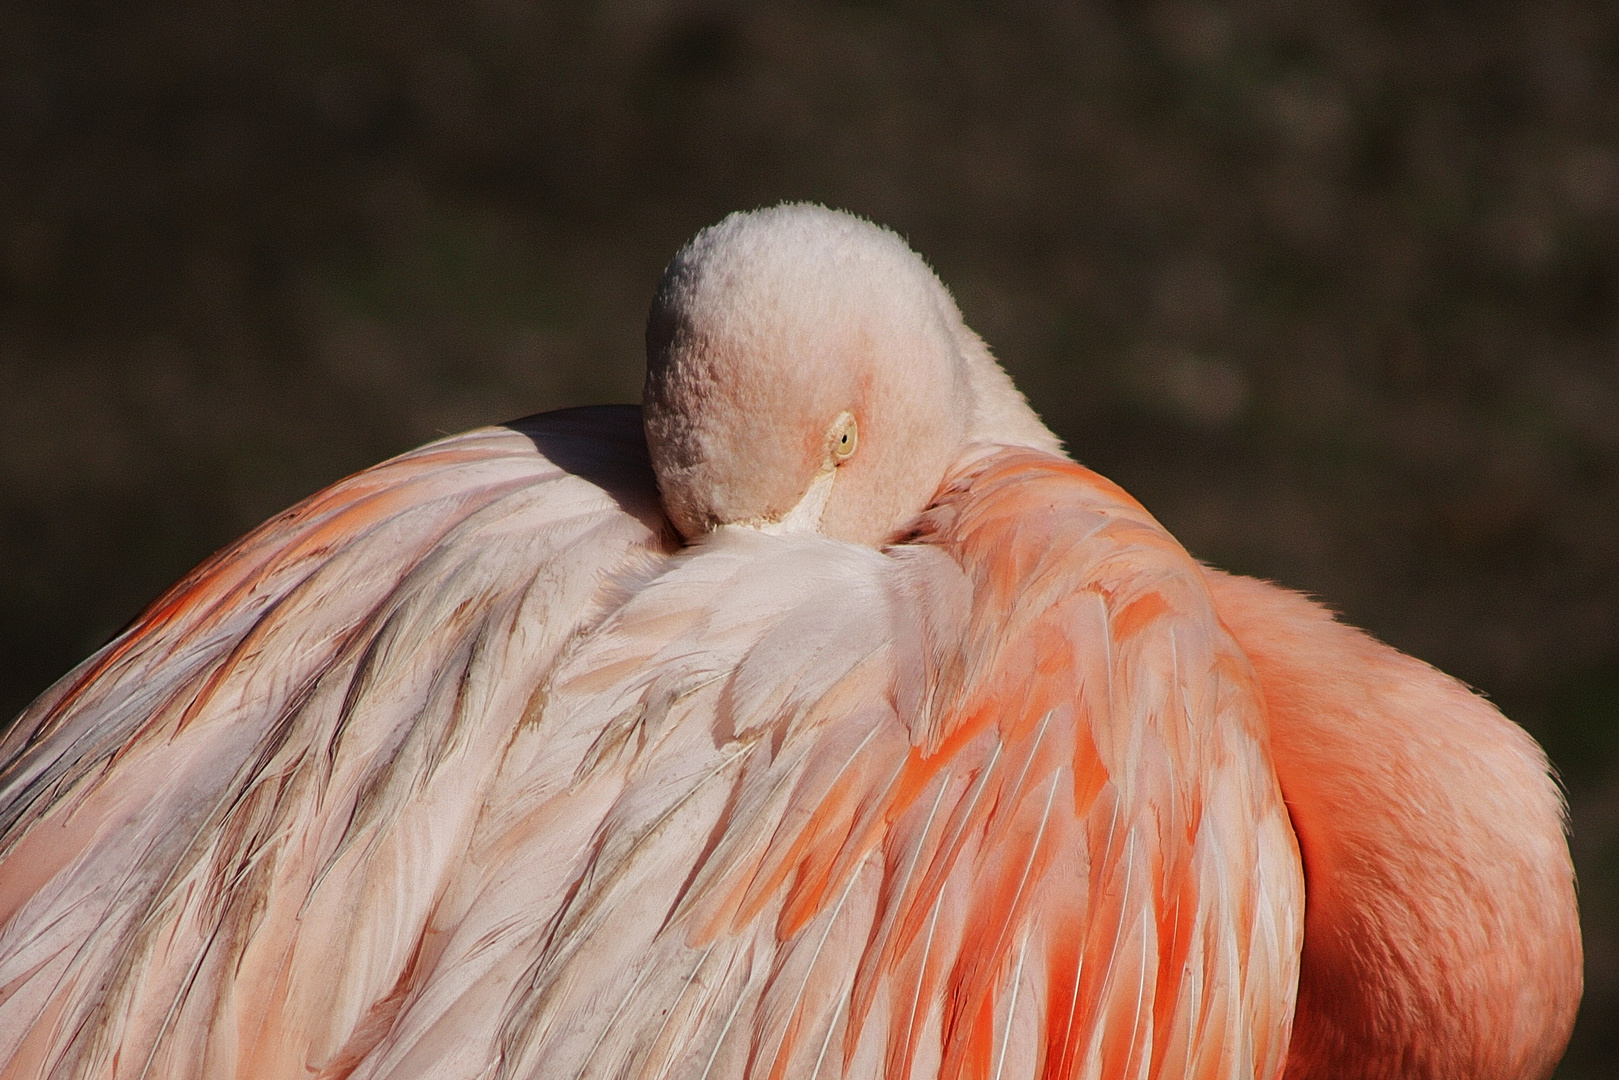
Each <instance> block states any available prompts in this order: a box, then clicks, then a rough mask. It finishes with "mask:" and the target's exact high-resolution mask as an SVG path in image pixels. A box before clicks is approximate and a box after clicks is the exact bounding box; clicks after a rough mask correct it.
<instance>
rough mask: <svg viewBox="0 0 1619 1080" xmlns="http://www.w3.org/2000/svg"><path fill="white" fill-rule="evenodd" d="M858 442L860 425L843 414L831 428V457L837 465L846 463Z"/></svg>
mask: <svg viewBox="0 0 1619 1080" xmlns="http://www.w3.org/2000/svg"><path fill="white" fill-rule="evenodd" d="M859 441H860V425H859V424H857V423H855V419H854V417H853V416H851V415H850V414H849V413H844V414H843V415H842V416H841V417H839V419H838V423H837V424H836V425H834V426H833V428H832V457H833V458H835V459H836V460H837V462H838V463H839V464H842V463H843V462H845V461H848V460H849V458H850V456H851V455H852V454H853V453H854V448H855V444H857V443H858V442H859Z"/></svg>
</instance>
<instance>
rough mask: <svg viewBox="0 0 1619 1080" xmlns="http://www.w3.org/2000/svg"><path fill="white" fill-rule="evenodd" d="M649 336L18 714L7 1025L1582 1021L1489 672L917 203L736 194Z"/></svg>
mask: <svg viewBox="0 0 1619 1080" xmlns="http://www.w3.org/2000/svg"><path fill="white" fill-rule="evenodd" d="M648 355H649V375H648V387H647V395H646V404H645V416H644V418H643V416H642V414H641V412H640V411H639V410H636V409H634V408H630V407H606V408H595V409H579V410H569V411H564V412H560V413H551V414H547V415H544V416H539V417H534V418H531V419H529V420H526V421H520V422H517V423H514V424H511V425H508V426H506V427H503V428H489V429H483V430H480V431H474V432H471V433H468V434H466V435H461V436H456V437H453V438H449V439H445V440H443V441H441V442H438V443H435V444H432V445H430V446H427V447H424V448H422V449H420V450H417V451H414V452H412V453H409V454H406V455H403V456H402V457H399V458H396V459H394V460H392V461H389V462H386V463H384V464H382V465H379V466H377V467H375V468H373V469H370V470H367V471H365V472H363V473H360V474H358V475H356V476H354V477H351V478H349V479H347V480H344V481H342V482H340V483H338V484H336V485H334V486H333V487H331V488H329V489H327V490H326V491H323V492H321V493H320V494H318V495H315V496H313V497H312V498H310V499H308V500H306V501H305V502H304V503H302V504H300V505H299V506H297V507H294V508H293V509H292V510H289V511H287V512H286V513H285V514H283V515H281V516H279V517H277V518H275V519H273V520H271V521H270V522H267V523H266V524H265V525H263V526H262V527H260V528H259V529H258V530H256V531H255V532H253V533H252V534H250V535H249V536H247V537H246V538H244V539H243V540H241V541H239V542H238V543H237V544H235V545H233V546H232V547H230V548H228V549H226V550H225V551H224V552H221V553H220V554H219V555H217V556H215V557H214V558H213V559H211V560H209V561H208V562H207V563H205V564H204V565H203V566H201V567H199V568H198V569H197V570H196V571H194V572H193V573H192V574H191V575H190V576H188V577H187V578H186V579H185V580H183V581H182V582H180V583H179V584H178V585H176V586H175V587H174V588H173V589H172V590H171V591H170V592H169V593H168V594H167V595H165V596H164V597H163V598H161V599H160V600H159V601H158V602H157V603H156V604H154V605H153V606H152V607H151V608H150V609H149V610H148V611H146V612H145V613H144V614H143V615H142V616H141V617H140V618H139V619H137V620H136V622H135V623H134V624H133V625H132V626H131V627H130V628H129V629H128V630H127V631H126V632H124V633H123V634H122V635H120V636H119V637H118V638H117V639H116V640H114V641H113V642H111V643H110V644H109V645H107V646H106V647H105V648H104V649H102V650H101V651H100V652H99V653H97V654H96V655H95V656H93V657H91V658H90V659H89V660H87V661H86V662H85V663H84V664H82V665H81V666H80V667H79V668H78V669H77V670H75V671H74V672H72V673H70V674H69V675H68V676H67V677H66V678H64V679H63V680H62V681H61V682H60V683H58V684H57V685H56V686H55V687H53V688H52V689H51V690H50V691H48V692H47V693H46V694H45V696H44V697H42V698H41V699H40V700H39V701H38V702H36V703H35V704H34V705H33V706H32V707H31V708H30V709H29V710H28V711H27V712H26V713H24V715H23V716H22V717H21V718H20V719H19V720H18V722H17V723H16V724H15V726H13V727H12V729H11V730H10V732H9V733H8V735H7V736H6V738H5V741H4V744H3V746H0V754H3V760H4V762H5V765H4V772H3V773H0V853H3V855H0V858H3V861H0V1061H3V1062H4V1063H5V1066H4V1071H3V1075H4V1076H6V1077H36V1076H39V1077H43V1076H85V1077H140V1076H151V1077H230V1076H239V1077H306V1076H320V1077H367V1078H383V1077H387V1078H404V1077H466V1078H474V1077H480V1078H481V1077H497V1076H500V1077H546V1078H552V1077H555V1078H562V1080H580V1078H585V1077H647V1078H653V1077H682V1078H691V1080H707V1078H720V1077H725V1078H736V1077H756V1078H761V1080H765V1078H770V1080H774V1078H778V1077H782V1078H793V1080H808V1078H812V1077H837V1076H884V1077H892V1078H899V1077H933V1076H948V1077H992V1078H997V1080H1000V1078H1005V1080H1012V1078H1023V1077H1033V1076H1044V1077H1068V1076H1075V1077H1098V1078H1106V1080H1115V1078H1117V1080H1122V1078H1126V1077H1131V1078H1134V1077H1199V1078H1205V1077H1206V1078H1225V1077H1232V1078H1251V1077H1266V1078H1269V1077H1276V1076H1280V1075H1283V1074H1284V1073H1285V1074H1286V1075H1287V1076H1289V1077H1300V1078H1303V1077H1323V1078H1324V1077H1329V1076H1331V1077H1365V1078H1368V1080H1370V1078H1374V1077H1375V1078H1382V1077H1433V1078H1454V1080H1461V1078H1463V1077H1484V1078H1501V1080H1507V1078H1524V1080H1529V1078H1535V1077H1541V1076H1544V1075H1545V1074H1546V1073H1547V1072H1549V1070H1550V1068H1551V1067H1552V1065H1553V1064H1554V1063H1555V1061H1556V1058H1557V1056H1558V1054H1559V1053H1560V1052H1561V1049H1562V1046H1563V1044H1564V1042H1565V1041H1566V1039H1567V1035H1568V1031H1569V1028H1570V1025H1571V1024H1572V1020H1573V1011H1574V1007H1575V1005H1576V1003H1577V1000H1578V997H1579V986H1580V977H1579V950H1580V945H1579V937H1578V930H1577V924H1576V921H1575V915H1574V899H1573V880H1572V871H1571V869H1570V864H1569V858H1568V851H1567V847H1566V844H1565V841H1564V837H1563V818H1562V809H1561V804H1560V801H1559V798H1558V795H1557V792H1556V789H1555V788H1554V786H1553V784H1552V782H1551V781H1550V779H1549V778H1548V777H1547V774H1546V765H1545V760H1544V758H1543V756H1542V755H1541V754H1540V751H1539V749H1538V748H1537V747H1536V746H1535V745H1534V744H1533V742H1532V741H1530V740H1529V739H1528V737H1527V736H1526V735H1524V734H1523V733H1522V732H1521V731H1520V730H1519V729H1518V728H1516V727H1514V726H1513V725H1512V724H1510V723H1509V722H1507V721H1506V720H1505V719H1503V718H1502V717H1501V716H1500V714H1499V713H1497V712H1496V711H1495V710H1494V709H1492V708H1491V707H1490V706H1489V705H1488V704H1486V703H1485V702H1483V701H1482V700H1481V699H1479V698H1477V697H1475V696H1474V695H1472V694H1471V693H1469V692H1468V691H1467V690H1466V689H1465V688H1463V687H1461V686H1460V685H1459V684H1457V683H1455V682H1454V681H1453V680H1450V679H1449V678H1447V677H1446V676H1444V675H1442V674H1440V673H1438V672H1436V671H1434V670H1433V669H1431V668H1428V667H1426V666H1425V665H1423V664H1421V663H1419V662H1417V661H1414V660H1411V659H1409V658H1407V657H1404V656H1401V655H1400V654H1398V653H1396V652H1394V651H1393V650H1390V649H1388V648H1386V647H1385V646H1382V645H1380V644H1378V643H1376V642H1374V641H1372V640H1371V639H1369V638H1367V637H1366V636H1364V635H1362V634H1360V633H1359V632H1357V631H1354V630H1352V629H1349V628H1347V627H1344V626H1342V625H1340V624H1338V623H1336V622H1334V621H1333V620H1332V619H1331V618H1330V616H1328V615H1327V614H1326V613H1324V612H1323V611H1322V610H1321V609H1320V608H1319V607H1317V606H1315V605H1314V604H1312V603H1310V602H1309V601H1307V600H1304V599H1302V598H1300V597H1298V596H1296V595H1294V594H1291V593H1288V592H1285V591H1283V590H1281V589H1278V588H1275V587H1273V586H1270V585H1267V584H1264V583H1260V582H1256V581H1251V580H1247V579H1242V578H1234V577H1228V576H1225V575H1222V574H1220V573H1218V572H1215V571H1211V570H1207V569H1205V568H1203V567H1201V566H1199V565H1198V564H1197V563H1196V562H1194V561H1193V560H1192V559H1191V558H1190V557H1189V556H1188V555H1187V554H1186V553H1185V551H1184V550H1182V548H1181V547H1180V546H1179V545H1178V544H1177V543H1176V542H1175V540H1174V539H1173V538H1172V537H1170V536H1169V534H1168V533H1166V532H1165V531H1164V530H1163V528H1162V527H1161V526H1159V525H1158V524H1157V522H1155V521H1154V520H1153V519H1152V518H1151V516H1150V515H1148V514H1147V512H1146V511H1144V510H1143V509H1142V508H1141V507H1140V506H1139V505H1138V504H1137V503H1135V502H1134V501H1133V500H1132V499H1131V498H1130V497H1129V496H1128V495H1126V494H1125V493H1124V492H1123V491H1121V490H1120V489H1119V488H1117V487H1116V486H1114V485H1113V484H1111V483H1110V482H1108V481H1107V480H1104V479H1102V478H1101V477H1099V476H1097V475H1096V474H1094V473H1092V472H1090V471H1088V470H1086V469H1084V468H1082V467H1081V466H1078V465H1076V464H1074V463H1073V462H1071V461H1069V460H1068V459H1066V458H1065V457H1064V456H1062V454H1061V452H1060V450H1059V447H1058V444H1057V441H1056V440H1055V438H1053V437H1052V436H1051V435H1050V434H1049V432H1047V431H1046V430H1045V428H1044V427H1043V426H1041V425H1040V423H1039V421H1038V420H1037V419H1036V418H1035V416H1034V414H1033V413H1032V412H1030V411H1029V410H1028V407H1027V406H1026V405H1025V404H1024V402H1023V399H1022V398H1021V397H1020V396H1019V395H1018V394H1017V392H1016V390H1015V389H1013V387H1012V385H1011V383H1010V381H1009V380H1008V379H1007V378H1006V376H1005V374H1004V373H1003V372H1001V370H1000V369H999V368H998V367H996V366H995V364H994V361H993V360H992V359H991V358H990V356H989V354H988V352H987V351H986V350H985V349H984V347H983V345H982V344H981V343H980V342H979V341H978V339H977V338H976V337H975V336H973V335H972V333H971V332H970V331H968V330H967V329H966V328H965V326H963V325H962V323H961V320H960V316H959V315H958V314H957V312H956V309H955V306H954V304H953V303H952V302H951V300H950V298H949V296H948V294H947V293H946V292H945V291H944V289H943V287H942V286H940V285H939V284H938V282H937V280H936V279H935V278H934V277H933V275H932V273H931V272H930V271H928V269H927V268H926V267H925V265H923V264H922V262H921V260H920V259H918V258H917V257H916V256H915V255H914V254H912V253H911V252H910V251H909V250H908V249H907V248H906V247H905V245H904V244H903V243H902V242H901V241H900V240H899V239H898V238H897V237H895V236H893V234H891V233H887V232H885V231H883V230H880V229H877V228H875V227H874V226H871V225H868V224H866V223H864V222H861V221H859V220H857V219H854V218H851V217H849V216H847V215H842V214H837V213H834V212H831V211H826V210H822V209H819V208H815V207H805V206H788V207H779V208H776V209H774V210H768V211H761V212H758V213H755V214H751V215H733V216H732V217H731V218H728V219H726V221H725V222H723V223H721V224H720V225H718V226H716V227H714V228H713V229H710V230H707V231H706V232H705V233H703V234H701V235H700V236H699V237H698V238H697V239H696V240H695V241H693V243H692V244H691V245H689V246H688V247H687V248H686V249H685V250H683V251H682V253H681V254H680V255H679V256H677V257H676V260H675V261H674V262H673V263H672V264H671V266H670V269H669V270H668V271H667V272H666V275H665V279H664V284H663V286H662V288H661V290H660V293H659V296H658V298H657V300H656V301H655V303H654V306H653V314H652V317H651V319H650V320H649V325H648ZM643 432H644V434H643ZM1301 852H1302V861H1301ZM1290 1040H1291V1045H1290Z"/></svg>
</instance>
